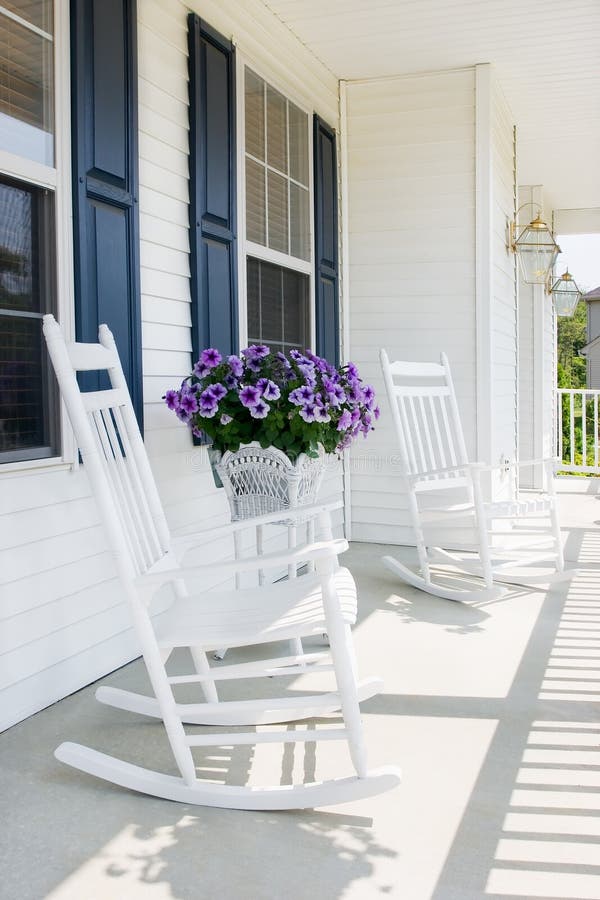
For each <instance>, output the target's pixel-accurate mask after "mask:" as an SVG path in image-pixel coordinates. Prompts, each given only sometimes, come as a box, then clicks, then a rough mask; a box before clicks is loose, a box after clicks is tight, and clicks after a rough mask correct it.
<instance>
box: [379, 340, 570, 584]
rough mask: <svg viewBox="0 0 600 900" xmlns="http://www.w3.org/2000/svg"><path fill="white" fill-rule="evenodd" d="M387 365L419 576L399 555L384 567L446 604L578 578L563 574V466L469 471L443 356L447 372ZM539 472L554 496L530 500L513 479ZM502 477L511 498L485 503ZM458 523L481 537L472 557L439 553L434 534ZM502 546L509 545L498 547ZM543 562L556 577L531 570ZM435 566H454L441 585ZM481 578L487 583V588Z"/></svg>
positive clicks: (384, 361)
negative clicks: (559, 484) (487, 491)
mask: <svg viewBox="0 0 600 900" xmlns="http://www.w3.org/2000/svg"><path fill="white" fill-rule="evenodd" d="M380 359H381V367H382V370H383V377H384V380H385V387H386V392H387V395H388V399H389V402H390V407H391V410H392V418H393V422H394V428H395V432H396V437H397V441H398V448H399V454H400V462H401V474H402V477H403V482H404V486H405V490H406V495H407V499H408V510H409V515H410V519H411V524H412V527H413V530H414V535H415V543H416V546H417V554H418V560H419V566H420V571H419V572H416V571H413V570H412V569H411V568H409V567H408V566H406V565H404V564H403V563H401V562H400V561H399V560H397V559H395V558H394V557H392V556H385V557H384V558H383V563H384V565H385V566H386V568H388V569H389V570H390V571H391V572H393V573H394V574H396V575H398V576H399V577H400V578H401V579H402V580H403V581H406V582H407V583H408V584H411V585H413V586H414V587H417V588H420V589H421V590H423V591H426V592H427V593H430V594H434V595H435V596H437V597H444V598H446V599H448V600H492V599H496V598H497V597H499V596H502V595H503V594H506V593H507V588H505V587H502V586H501V585H498V584H496V583H495V582H506V583H509V584H518V585H535V584H548V583H552V582H556V581H564V580H567V579H569V578H572V577H573V576H574V575H576V574H577V573H576V571H575V570H573V569H571V570H569V571H565V568H564V557H563V549H562V544H561V539H560V526H559V520H558V510H557V497H556V494H555V491H554V482H553V476H554V467H555V460H553V459H536V460H526V461H522V462H516V463H515V462H510V463H506V465H505V464H504V463H503V464H502V465H501V466H489V465H482V464H481V463H470V462H469V460H468V456H467V449H466V444H465V439H464V435H463V431H462V426H461V422H460V417H459V412H458V405H457V402H456V395H455V392H454V385H453V382H452V376H451V374H450V366H449V364H448V359H447V357H446V355H445V354H444V353H442V354H441V357H440V363H439V364H437V363H414V362H400V361H398V362H391V363H390V361H389V359H388V356H387V353H386V352H385V350H381V352H380ZM533 465H543V467H544V473H545V482H546V484H545V488H546V493H545V494H541V495H540V494H535V495H534V494H532V496H531V498H526V497H524V496H523V495H519V494H518V493H517V491H516V484H515V478H514V473H515V469H516V468H518V467H522V466H533ZM494 471H500V472H501V473H502V476H503V477H506V476H508V477H509V478H510V483H509V491H508V492H507V493H509V496H510V498H511V499H507V500H506V501H498V502H485V501H484V499H483V494H482V485H481V478H482V475H483V473H485V472H488V473H491V472H494ZM432 491H433V492H435V493H434V494H432V493H431V492H432ZM449 492H453V493H452V494H451V495H450V494H449ZM439 498H441V500H440V499H439ZM512 498H514V499H512ZM432 499H433V502H432ZM438 501H439V502H438ZM460 520H463V523H464V522H465V521H466V522H467V523H468V524H469V525H470V526H471V530H472V532H474V533H475V536H476V537H475V543H474V544H473V543H471V545H468V546H466V547H465V548H464V549H465V551H466V552H462V551H460V552H449V551H448V550H445V549H442V548H441V547H438V546H434V545H433V544H434V541H433V540H431V539H430V534H431V532H430V529H435V528H438V529H439V528H440V527H442V528H447V527H448V526H450V527H451V526H452V525H453V523H459V521H460ZM499 539H500V540H503V541H504V542H505V543H504V544H502V545H500V544H498V540H499ZM541 563H545V564H546V565H549V567H550V570H549V571H542V572H539V571H534V570H532V569H531V566H538V565H539V564H541ZM436 564H437V565H438V566H440V565H441V566H445V567H446V570H445V571H444V573H443V577H441V576H442V573H441V572H440V571H439V570H438V571H436V572H435V573H434V571H433V568H432V567H433V566H435V565H436ZM448 567H452V569H453V570H454V571H452V572H450V571H449V570H448ZM457 571H458V581H459V585H460V586H458V587H457V586H456V583H455V582H456V579H457V574H456V573H457ZM473 576H475V577H476V578H479V579H483V586H481V584H480V583H479V584H477V583H476V582H475V581H474V578H473Z"/></svg>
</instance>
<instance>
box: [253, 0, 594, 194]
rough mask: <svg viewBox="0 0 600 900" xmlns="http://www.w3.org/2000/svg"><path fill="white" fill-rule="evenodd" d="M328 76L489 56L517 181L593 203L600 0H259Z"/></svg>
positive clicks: (425, 67)
mask: <svg viewBox="0 0 600 900" xmlns="http://www.w3.org/2000/svg"><path fill="white" fill-rule="evenodd" d="M265 3H266V5H267V6H268V7H269V9H271V11H272V12H273V13H274V14H275V15H276V16H277V17H278V18H279V19H281V21H283V22H284V23H285V24H286V25H287V26H288V28H290V29H291V30H292V31H293V32H294V34H296V35H297V37H298V38H299V39H300V41H302V43H303V44H305V45H306V46H307V47H308V48H309V49H310V50H311V51H312V53H313V54H314V55H315V56H316V57H317V58H318V59H319V60H321V62H323V63H324V64H325V65H326V66H327V67H328V68H329V69H330V70H331V71H332V72H333V73H334V74H335V75H336V76H337V77H338V78H342V79H349V80H352V79H363V78H375V77H378V76H386V75H387V76H389V75H403V74H407V73H415V72H426V71H436V70H440V69H449V68H456V67H461V66H471V65H474V64H476V63H493V64H494V65H495V67H496V72H497V74H498V77H499V80H500V83H501V85H502V88H503V91H504V94H505V96H506V99H507V101H508V104H509V106H510V108H511V110H512V113H513V117H514V121H515V124H516V125H517V129H518V130H517V134H518V169H519V181H520V182H521V184H542V185H543V186H544V194H545V197H546V206H547V208H555V209H560V208H563V209H578V208H595V207H600V0H521V2H518V0H456V2H451V0H368V2H365V0H265Z"/></svg>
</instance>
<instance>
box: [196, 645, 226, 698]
mask: <svg viewBox="0 0 600 900" xmlns="http://www.w3.org/2000/svg"><path fill="white" fill-rule="evenodd" d="M190 653H191V654H192V659H193V660H194V668H195V669H196V672H197V673H198V675H206V674H207V673H208V672H210V666H209V664H208V660H207V658H206V653H205V652H204V650H201V649H200V648H199V647H190ZM221 658H222V657H221ZM200 686H201V688H202V693H203V694H204V699H205V700H206V702H207V703H218V702H219V697H218V695H217V688H216V685H215V683H214V681H201V682H200Z"/></svg>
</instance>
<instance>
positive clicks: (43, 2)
mask: <svg viewBox="0 0 600 900" xmlns="http://www.w3.org/2000/svg"><path fill="white" fill-rule="evenodd" d="M53 5H54V4H53V2H52V0H1V2H0V6H3V7H4V8H5V9H9V10H10V11H11V12H13V13H15V14H16V15H17V16H20V17H21V18H22V19H25V20H26V21H27V22H31V24H32V25H35V26H36V28H41V29H42V31H46V32H47V33H48V34H52V33H53V31H54V23H53V21H52V16H53V9H52V7H53Z"/></svg>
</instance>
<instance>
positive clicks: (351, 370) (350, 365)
mask: <svg viewBox="0 0 600 900" xmlns="http://www.w3.org/2000/svg"><path fill="white" fill-rule="evenodd" d="M346 369H347V371H348V375H349V376H350V377H351V378H358V369H357V368H356V366H355V365H354V363H353V362H349V363H348V365H347V366H346Z"/></svg>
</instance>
